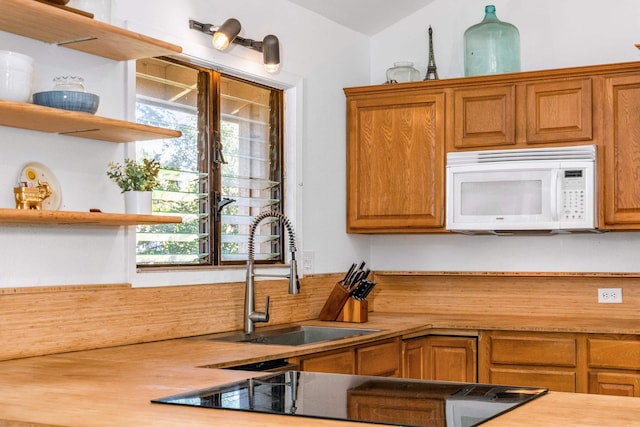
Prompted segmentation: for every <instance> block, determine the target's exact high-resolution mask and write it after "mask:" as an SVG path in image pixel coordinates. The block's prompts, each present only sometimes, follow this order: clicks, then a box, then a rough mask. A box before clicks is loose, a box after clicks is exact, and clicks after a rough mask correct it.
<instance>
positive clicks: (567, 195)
mask: <svg viewBox="0 0 640 427" xmlns="http://www.w3.org/2000/svg"><path fill="white" fill-rule="evenodd" d="M584 174H585V171H584V170H583V169H565V170H563V171H562V190H561V191H562V210H561V214H562V219H563V220H566V221H580V220H584V219H585V199H584V198H585V190H586V182H585V176H584Z"/></svg>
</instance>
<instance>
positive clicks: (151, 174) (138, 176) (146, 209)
mask: <svg viewBox="0 0 640 427" xmlns="http://www.w3.org/2000/svg"><path fill="white" fill-rule="evenodd" d="M108 166H109V169H108V170H107V176H108V177H109V178H111V180H113V182H115V183H116V184H118V187H120V190H122V193H124V204H125V212H127V213H132V214H150V213H151V191H152V190H153V189H154V188H156V187H157V186H158V173H159V172H160V163H159V162H158V161H157V160H149V159H142V162H136V161H135V160H133V159H124V164H121V163H116V162H110V163H109V165H108Z"/></svg>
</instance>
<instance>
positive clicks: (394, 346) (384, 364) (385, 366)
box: [356, 338, 401, 377]
mask: <svg viewBox="0 0 640 427" xmlns="http://www.w3.org/2000/svg"><path fill="white" fill-rule="evenodd" d="M400 354H401V345H400V339H399V338H398V339H393V340H391V341H386V342H382V343H376V344H372V345H367V346H364V347H358V348H357V349H356V366H357V369H356V372H357V374H358V375H375V376H379V377H399V376H400Z"/></svg>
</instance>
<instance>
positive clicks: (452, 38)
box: [370, 0, 640, 272]
mask: <svg viewBox="0 0 640 427" xmlns="http://www.w3.org/2000/svg"><path fill="white" fill-rule="evenodd" d="M485 4H491V2H479V1H474V0H456V1H450V0H436V1H435V2H433V3H432V4H430V5H429V6H427V7H425V8H424V9H422V10H421V11H419V12H417V13H415V14H413V15H412V16H410V17H408V18H407V19H405V20H403V21H402V22H399V23H397V25H394V26H393V27H391V28H389V29H387V30H385V31H384V32H382V33H380V34H377V35H376V36H374V37H373V38H372V43H371V44H372V66H371V82H372V83H380V82H382V81H384V79H385V70H386V69H387V68H388V67H390V66H391V65H392V64H393V62H395V61H403V60H408V61H414V62H415V64H416V66H417V68H419V69H420V70H421V71H422V75H423V76H424V73H425V71H426V67H427V60H428V38H427V30H426V29H427V28H428V26H429V25H431V26H432V28H433V30H434V52H435V60H436V64H437V66H438V74H439V77H440V78H441V79H444V78H448V77H460V76H462V75H463V74H464V67H463V44H462V37H463V34H464V31H465V30H466V29H467V28H468V27H469V26H471V25H473V24H476V23H478V22H480V21H481V20H482V18H483V16H484V6H485ZM493 4H495V6H496V11H497V16H498V18H499V19H501V20H503V21H506V22H510V23H512V24H514V25H516V26H517V27H518V29H519V31H520V39H521V58H522V70H523V71H529V70H539V69H548V68H561V67H572V66H580V65H593V64H601V63H614V62H628V61H637V60H640V53H639V52H640V51H638V49H636V47H635V46H634V44H635V43H640V34H639V33H638V22H639V18H640V3H638V2H637V1H635V0H618V1H615V2H607V3H603V2H599V1H595V0H563V1H560V2H559V1H554V0H538V1H535V2H533V1H525V0H497V1H495V2H493ZM639 247H640V233H607V234H580V235H565V236H547V237H495V236H462V235H439V236H429V235H419V236H376V237H374V238H373V239H372V241H371V255H370V259H371V263H372V265H373V266H374V267H375V268H376V269H380V270H387V269H389V270H443V271H455V270H468V271H473V270H487V271H614V272H615V271H620V272H628V271H633V272H635V271H638V270H639V263H638V257H637V253H638V248H639Z"/></svg>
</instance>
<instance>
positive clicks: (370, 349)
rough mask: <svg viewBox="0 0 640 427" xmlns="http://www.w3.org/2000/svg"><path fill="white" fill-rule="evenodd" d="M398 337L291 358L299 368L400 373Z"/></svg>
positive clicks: (348, 372)
mask: <svg viewBox="0 0 640 427" xmlns="http://www.w3.org/2000/svg"><path fill="white" fill-rule="evenodd" d="M400 354H401V343H400V338H392V339H389V340H382V341H377V342H374V343H370V344H362V345H359V346H354V347H347V348H343V349H339V350H330V351H325V352H320V353H313V354H309V355H304V356H299V357H295V358H290V359H289V361H290V362H291V363H296V364H298V365H299V366H300V370H302V371H312V372H326V373H333V374H356V375H372V376H384V377H399V376H400V366H401V364H400Z"/></svg>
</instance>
